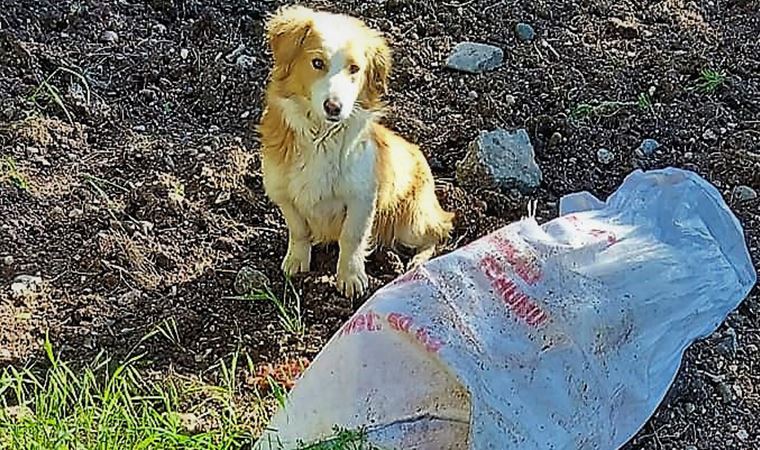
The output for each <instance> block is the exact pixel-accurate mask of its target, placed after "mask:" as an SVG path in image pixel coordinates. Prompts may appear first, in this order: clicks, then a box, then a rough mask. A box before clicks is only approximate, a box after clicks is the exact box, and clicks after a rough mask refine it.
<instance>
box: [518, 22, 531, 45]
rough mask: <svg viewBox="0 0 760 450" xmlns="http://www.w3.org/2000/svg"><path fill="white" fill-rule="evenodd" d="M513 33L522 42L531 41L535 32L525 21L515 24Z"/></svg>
mask: <svg viewBox="0 0 760 450" xmlns="http://www.w3.org/2000/svg"><path fill="white" fill-rule="evenodd" d="M515 34H516V35H517V38H518V39H520V40H521V41H523V42H529V41H532V40H533V38H534V37H536V32H535V31H534V30H533V27H532V26H530V25H528V24H527V23H518V24H517V25H516V26H515Z"/></svg>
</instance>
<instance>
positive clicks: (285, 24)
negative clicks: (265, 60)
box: [266, 6, 314, 75]
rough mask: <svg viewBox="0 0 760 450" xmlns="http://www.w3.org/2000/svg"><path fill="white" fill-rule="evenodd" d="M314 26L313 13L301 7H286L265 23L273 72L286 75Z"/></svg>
mask: <svg viewBox="0 0 760 450" xmlns="http://www.w3.org/2000/svg"><path fill="white" fill-rule="evenodd" d="M313 26H314V11H313V10H311V9H309V8H305V7H303V6H286V7H284V8H281V9H280V10H278V11H277V12H276V13H275V14H274V15H273V16H272V17H270V18H269V20H268V21H267V23H266V36H267V41H268V42H269V47H270V48H271V49H272V55H273V56H274V62H275V70H278V69H279V70H280V71H283V70H284V72H283V73H282V74H280V75H287V73H288V72H289V68H290V65H291V64H292V63H293V60H294V59H295V56H296V54H297V53H298V49H299V48H300V47H301V46H302V45H303V43H304V41H305V40H306V37H307V36H308V35H309V32H311V29H312V27H313Z"/></svg>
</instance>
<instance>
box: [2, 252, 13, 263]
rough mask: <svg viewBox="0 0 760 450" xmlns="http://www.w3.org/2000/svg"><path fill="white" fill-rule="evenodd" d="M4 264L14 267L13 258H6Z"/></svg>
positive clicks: (9, 256)
mask: <svg viewBox="0 0 760 450" xmlns="http://www.w3.org/2000/svg"><path fill="white" fill-rule="evenodd" d="M3 264H4V265H6V266H12V265H13V256H11V255H8V256H6V257H5V258H3Z"/></svg>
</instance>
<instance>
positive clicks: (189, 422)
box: [177, 413, 201, 434]
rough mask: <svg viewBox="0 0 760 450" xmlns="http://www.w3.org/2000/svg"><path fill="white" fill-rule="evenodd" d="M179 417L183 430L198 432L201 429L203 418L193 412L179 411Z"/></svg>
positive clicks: (191, 432) (192, 432)
mask: <svg viewBox="0 0 760 450" xmlns="http://www.w3.org/2000/svg"><path fill="white" fill-rule="evenodd" d="M177 419H179V425H180V427H182V429H183V430H185V431H186V432H188V433H190V434H197V433H199V432H200V431H201V420H200V418H199V417H198V416H196V415H195V414H193V413H179V414H177Z"/></svg>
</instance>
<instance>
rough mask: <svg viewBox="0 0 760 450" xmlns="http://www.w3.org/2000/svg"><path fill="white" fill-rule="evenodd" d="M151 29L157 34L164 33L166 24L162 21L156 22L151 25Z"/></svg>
mask: <svg viewBox="0 0 760 450" xmlns="http://www.w3.org/2000/svg"><path fill="white" fill-rule="evenodd" d="M153 31H155V32H156V33H158V34H164V33H166V25H164V24H162V23H157V24H155V25H153Z"/></svg>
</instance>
